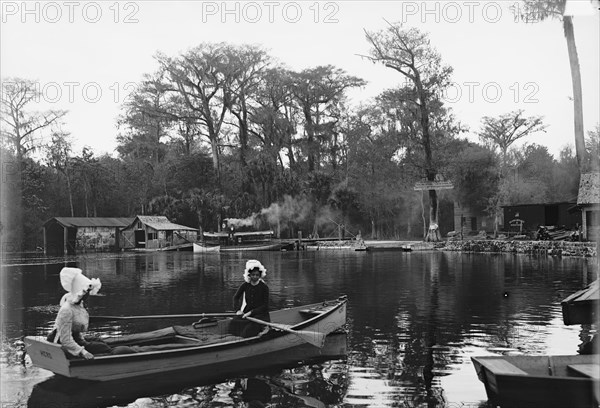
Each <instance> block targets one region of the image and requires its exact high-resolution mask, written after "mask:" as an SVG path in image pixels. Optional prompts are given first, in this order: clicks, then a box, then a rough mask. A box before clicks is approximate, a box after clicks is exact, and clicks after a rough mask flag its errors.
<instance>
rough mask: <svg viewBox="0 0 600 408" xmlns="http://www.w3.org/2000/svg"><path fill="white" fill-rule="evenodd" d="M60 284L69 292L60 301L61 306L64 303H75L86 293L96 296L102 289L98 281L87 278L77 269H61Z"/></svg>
mask: <svg viewBox="0 0 600 408" xmlns="http://www.w3.org/2000/svg"><path fill="white" fill-rule="evenodd" d="M60 284H61V285H62V287H63V288H64V290H66V291H67V292H69V293H67V294H65V295H64V296H63V298H62V299H61V301H60V304H61V305H62V304H63V303H64V302H66V301H69V302H71V303H77V302H79V300H81V298H82V297H83V296H84V295H85V294H86V293H89V294H90V295H97V294H98V291H99V290H100V288H101V287H102V284H101V283H100V279H98V278H93V279H89V278H87V277H86V276H85V275H84V274H83V273H82V271H81V269H79V268H62V270H61V271H60Z"/></svg>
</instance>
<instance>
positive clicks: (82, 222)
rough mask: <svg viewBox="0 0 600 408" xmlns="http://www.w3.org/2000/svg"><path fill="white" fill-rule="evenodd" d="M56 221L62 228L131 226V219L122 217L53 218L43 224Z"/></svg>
mask: <svg viewBox="0 0 600 408" xmlns="http://www.w3.org/2000/svg"><path fill="white" fill-rule="evenodd" d="M53 221H56V222H58V223H59V224H61V225H62V226H64V227H76V228H78V227H118V228H123V227H126V226H128V225H129V224H131V222H132V221H133V218H131V217H130V218H123V217H54V218H50V219H49V220H48V221H46V222H45V223H44V225H47V224H48V223H50V222H53Z"/></svg>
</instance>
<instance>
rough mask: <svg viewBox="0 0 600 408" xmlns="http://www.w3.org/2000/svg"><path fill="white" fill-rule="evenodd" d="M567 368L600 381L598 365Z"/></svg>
mask: <svg viewBox="0 0 600 408" xmlns="http://www.w3.org/2000/svg"><path fill="white" fill-rule="evenodd" d="M567 368H569V369H570V370H572V371H575V372H576V373H578V374H582V375H584V376H586V377H591V378H594V379H596V380H597V379H600V365H598V364H593V363H592V364H570V365H568V366H567Z"/></svg>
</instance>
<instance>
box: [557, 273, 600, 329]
mask: <svg viewBox="0 0 600 408" xmlns="http://www.w3.org/2000/svg"><path fill="white" fill-rule="evenodd" d="M560 303H561V306H562V315H563V321H564V323H565V324H566V325H571V324H593V323H596V322H598V311H600V284H599V281H598V280H597V279H596V280H595V281H593V282H592V283H590V284H589V285H588V286H587V287H586V288H584V289H582V290H579V291H577V292H575V293H573V294H572V295H570V296H568V297H567V298H565V299H564V300H563V301H562V302H560Z"/></svg>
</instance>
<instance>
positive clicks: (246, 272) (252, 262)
mask: <svg viewBox="0 0 600 408" xmlns="http://www.w3.org/2000/svg"><path fill="white" fill-rule="evenodd" d="M254 268H258V269H259V270H260V278H261V279H263V278H264V277H265V276H267V268H265V267H264V266H263V264H261V263H260V261H257V260H256V259H250V260H248V261H247V262H246V269H245V270H244V280H245V281H246V282H250V271H251V270H252V269H254Z"/></svg>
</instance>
